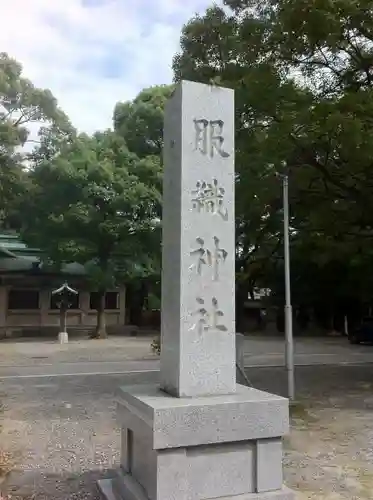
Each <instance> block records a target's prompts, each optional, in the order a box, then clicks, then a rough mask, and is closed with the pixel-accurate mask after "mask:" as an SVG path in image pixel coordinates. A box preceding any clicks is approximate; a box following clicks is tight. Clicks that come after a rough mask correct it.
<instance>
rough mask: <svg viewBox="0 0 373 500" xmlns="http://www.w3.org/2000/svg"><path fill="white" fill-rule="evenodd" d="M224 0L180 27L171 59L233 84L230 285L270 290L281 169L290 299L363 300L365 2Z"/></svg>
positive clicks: (368, 157) (368, 93)
mask: <svg viewBox="0 0 373 500" xmlns="http://www.w3.org/2000/svg"><path fill="white" fill-rule="evenodd" d="M224 4H225V8H224V9H223V8H221V7H218V6H214V7H211V8H210V9H208V10H207V11H206V13H205V14H204V15H201V16H195V17H194V18H193V19H191V20H190V21H189V23H187V24H186V26H184V28H183V31H182V35H181V51H180V53H179V54H177V55H176V56H175V58H174V64H173V66H174V71H175V79H176V80H179V79H181V78H186V79H191V80H196V81H201V82H205V83H211V84H219V85H223V86H228V87H232V88H234V89H235V96H236V98H235V99H236V165H237V166H236V168H237V174H238V175H237V186H236V196H237V254H238V261H237V270H238V283H240V282H241V283H243V284H245V285H246V287H249V288H250V286H252V284H253V283H254V282H256V283H257V284H265V285H266V286H272V287H273V288H274V289H277V290H279V289H280V288H281V286H279V285H280V282H281V283H282V245H281V243H282V242H281V231H282V228H281V219H282V213H281V206H282V201H281V181H280V179H278V178H277V177H276V175H275V174H276V172H283V171H284V169H285V168H286V171H287V173H288V174H289V177H290V188H291V189H290V206H291V226H292V229H293V234H292V238H291V242H292V273H293V276H292V278H293V289H294V290H295V292H294V294H293V296H294V300H295V301H299V302H302V301H309V300H315V299H316V298H320V297H325V300H328V301H329V300H330V294H332V296H333V300H334V299H335V300H337V299H339V298H340V296H341V295H343V296H344V297H346V296H347V295H351V293H354V294H355V295H356V296H358V297H359V299H361V300H365V299H366V298H368V297H369V299H371V297H372V292H371V286H370V284H371V283H372V277H373V275H372V272H371V271H370V269H371V266H370V263H371V251H370V247H371V242H372V236H373V232H372V227H373V221H372V216H371V214H372V209H373V197H372V188H373V170H372V158H373V141H372V139H373V137H372V134H373V113H372V112H373V87H372V82H373V80H372V79H373V66H372V65H373V43H372V42H373V21H372V19H373V16H372V14H373V6H372V3H371V2H369V1H368V0H354V1H351V0H336V1H334V2H323V1H314V0H267V1H264V2H263V1H259V0H225V1H224ZM366 266H367V267H366ZM311 269H312V272H310V271H311ZM364 270H365V272H364ZM280 277H281V278H280ZM279 280H280V281H279ZM333 280H334V282H335V283H338V285H337V287H336V286H335V284H334V285H333V284H332V283H333ZM368 283H369V285H367V284H368ZM352 290H353V292H352ZM298 292H299V293H298ZM281 293H282V291H281ZM243 296H245V293H244V294H243Z"/></svg>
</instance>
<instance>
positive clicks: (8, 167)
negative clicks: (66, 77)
mask: <svg viewBox="0 0 373 500" xmlns="http://www.w3.org/2000/svg"><path fill="white" fill-rule="evenodd" d="M38 125H43V128H42V131H41V134H40V139H41V144H43V143H44V142H45V140H44V137H45V136H47V135H48V136H49V135H50V134H51V132H50V130H52V129H53V130H54V131H57V130H60V129H63V130H68V129H70V128H71V126H70V124H69V122H68V119H67V117H66V115H65V114H64V113H63V112H62V111H61V110H60V109H59V108H58V106H57V102H56V100H55V98H54V97H53V95H52V94H51V92H50V91H49V90H42V89H38V88H36V87H35V86H34V85H33V84H32V83H31V82H30V81H29V80H27V79H25V78H24V77H23V76H22V66H21V65H20V64H19V63H18V62H17V61H15V60H14V59H12V58H10V57H9V56H8V55H7V54H6V53H0V199H1V207H0V223H2V224H7V225H9V224H10V225H12V226H14V225H15V226H16V227H17V226H18V225H19V223H20V221H19V216H18V215H17V214H16V210H15V206H14V203H15V201H16V200H17V199H18V198H19V197H20V196H24V195H25V193H26V192H27V190H28V187H29V186H28V176H27V173H26V172H25V170H24V160H25V158H28V156H29V154H28V153H27V154H26V153H25V150H24V149H22V148H23V146H24V145H25V144H26V143H27V142H28V140H29V136H30V126H34V127H36V126H38ZM35 139H36V138H35ZM32 144H37V146H36V150H38V149H39V148H40V145H39V141H34V142H33V143H32ZM28 149H29V151H31V150H32V148H31V147H30V146H29V148H28ZM36 150H35V151H36Z"/></svg>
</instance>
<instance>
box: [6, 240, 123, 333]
mask: <svg viewBox="0 0 373 500" xmlns="http://www.w3.org/2000/svg"><path fill="white" fill-rule="evenodd" d="M41 256H42V251H41V250H39V249H37V248H29V247H28V246H27V245H25V244H24V243H23V242H22V241H21V240H20V238H19V236H17V235H16V234H0V338H4V337H17V336H24V335H27V336H39V335H43V336H44V335H48V334H51V335H52V334H55V333H56V334H57V332H58V329H59V328H58V326H59V310H58V305H57V302H58V298H57V297H56V296H53V295H52V293H51V292H52V290H54V289H55V288H58V287H60V286H61V285H62V284H63V283H64V282H67V283H68V284H69V286H71V287H72V288H74V289H75V290H77V291H78V294H77V295H76V296H74V298H73V301H72V305H71V307H70V309H69V311H68V315H67V328H68V331H69V332H73V333H74V331H76V332H82V333H83V332H85V331H86V332H87V333H90V332H91V331H93V329H94V327H95V326H96V321H97V311H96V306H97V292H92V291H90V290H89V284H88V280H87V277H86V273H85V268H84V266H83V265H81V264H78V263H70V264H66V265H64V266H63V267H62V269H61V270H60V271H58V272H57V271H54V270H53V269H51V268H47V267H46V266H45V265H43V263H42V259H41ZM105 303H106V308H105V316H106V325H107V329H108V332H109V333H110V332H113V331H121V329H122V327H123V326H124V324H125V309H126V304H125V287H122V288H121V289H118V290H110V291H108V292H107V294H106V298H105Z"/></svg>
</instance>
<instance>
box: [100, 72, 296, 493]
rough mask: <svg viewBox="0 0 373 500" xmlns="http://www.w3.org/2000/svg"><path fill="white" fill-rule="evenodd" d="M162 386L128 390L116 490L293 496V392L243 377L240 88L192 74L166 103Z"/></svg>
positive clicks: (123, 393)
mask: <svg viewBox="0 0 373 500" xmlns="http://www.w3.org/2000/svg"><path fill="white" fill-rule="evenodd" d="M164 162H165V167H164V181H163V219H162V230H163V266H162V329H161V332H162V333H161V371H160V386H156V385H154V386H135V387H123V388H121V389H120V390H119V394H118V418H119V422H120V425H121V429H122V431H121V439H122V443H121V445H122V454H121V466H120V470H119V472H118V474H117V476H116V477H115V478H114V479H112V480H103V481H100V483H99V488H100V490H101V492H102V494H103V495H104V497H106V498H108V499H109V500H114V499H117V500H119V499H124V500H210V499H215V500H216V499H219V498H221V499H224V500H230V499H232V500H233V498H234V499H236V500H293V498H294V495H293V493H292V492H291V491H290V490H288V489H287V488H285V487H284V486H283V484H282V482H283V481H282V436H283V435H284V434H286V433H287V432H288V429H289V411H288V400H287V399H284V398H281V397H279V396H274V395H271V394H268V393H265V392H262V391H259V390H256V389H253V388H249V387H244V386H242V385H237V384H236V364H235V357H236V354H235V318H234V311H235V303H234V301H235V281H234V276H235V267H234V263H235V234H234V227H235V224H234V222H235V221H234V181H235V173H234V93H233V91H232V90H230V89H223V88H220V87H216V86H208V85H203V84H199V83H194V82H189V81H183V82H181V83H180V84H179V85H178V86H177V88H176V90H175V92H174V94H173V96H172V97H171V99H170V100H169V102H168V104H167V108H166V113H165V130H164Z"/></svg>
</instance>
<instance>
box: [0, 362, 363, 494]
mask: <svg viewBox="0 0 373 500" xmlns="http://www.w3.org/2000/svg"><path fill="white" fill-rule="evenodd" d="M248 375H249V378H250V379H251V381H252V382H253V385H254V386H255V387H258V388H261V389H265V390H270V391H272V392H275V393H278V394H284V389H285V387H286V385H285V383H286V379H285V374H284V371H283V370H282V369H277V368H256V369H252V370H251V371H249V372H248ZM372 376H373V365H360V366H339V367H331V366H318V367H299V368H297V393H298V399H299V402H298V403H297V404H296V405H295V406H294V408H293V409H292V432H291V435H290V436H289V437H288V438H286V442H285V445H286V454H285V458H284V465H285V469H284V471H285V480H286V482H287V484H288V485H289V486H290V487H292V488H295V489H296V490H297V491H298V498H299V500H303V499H320V500H321V499H324V500H347V499H348V500H358V499H371V498H372V493H371V492H372V491H373V419H372V409H373V392H372V388H373V384H372V381H373V377H372ZM150 381H154V374H143V375H141V376H139V375H138V374H137V375H126V376H90V377H84V376H74V377H61V378H60V377H56V378H53V379H52V378H42V379H18V380H16V379H9V380H3V381H2V382H0V393H1V394H2V396H1V400H2V402H3V404H4V414H3V419H2V422H1V423H2V425H3V433H2V435H1V446H2V447H3V448H4V449H5V450H6V451H11V452H12V454H13V457H14V470H13V472H12V473H11V474H10V475H9V476H8V478H7V480H6V481H5V483H4V484H3V489H4V490H5V491H6V492H7V493H8V494H10V495H11V497H12V500H18V499H19V500H21V499H22V500H30V499H38V500H44V499H48V500H83V499H90V500H96V499H98V496H97V492H96V486H95V481H96V480H97V479H98V478H102V477H105V476H108V475H111V474H112V473H113V468H114V467H116V466H117V464H118V459H119V433H118V428H117V426H116V422H115V407H114V403H113V391H114V390H115V388H116V387H117V386H118V385H123V384H133V383H147V382H150Z"/></svg>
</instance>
